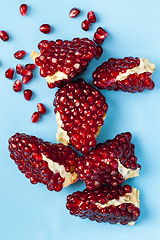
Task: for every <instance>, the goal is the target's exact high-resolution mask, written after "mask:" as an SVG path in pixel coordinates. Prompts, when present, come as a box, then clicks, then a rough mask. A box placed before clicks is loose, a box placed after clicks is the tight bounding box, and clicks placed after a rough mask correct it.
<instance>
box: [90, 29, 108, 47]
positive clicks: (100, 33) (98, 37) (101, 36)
mask: <svg viewBox="0 0 160 240" xmlns="http://www.w3.org/2000/svg"><path fill="white" fill-rule="evenodd" d="M106 37H108V33H107V32H106V30H104V29H103V28H102V27H99V28H97V30H96V32H95V33H94V36H93V40H94V41H95V43H97V44H102V43H103V42H104V40H105V38H106Z"/></svg>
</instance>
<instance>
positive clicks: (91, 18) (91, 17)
mask: <svg viewBox="0 0 160 240" xmlns="http://www.w3.org/2000/svg"><path fill="white" fill-rule="evenodd" d="M87 18H88V20H89V21H90V22H91V23H95V22H96V21H97V19H96V16H95V13H94V12H93V11H89V12H88V14H87Z"/></svg>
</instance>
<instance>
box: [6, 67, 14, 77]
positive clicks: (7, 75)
mask: <svg viewBox="0 0 160 240" xmlns="http://www.w3.org/2000/svg"><path fill="white" fill-rule="evenodd" d="M13 75H14V69H13V68H8V69H7V71H6V72H5V76H6V78H9V79H13Z"/></svg>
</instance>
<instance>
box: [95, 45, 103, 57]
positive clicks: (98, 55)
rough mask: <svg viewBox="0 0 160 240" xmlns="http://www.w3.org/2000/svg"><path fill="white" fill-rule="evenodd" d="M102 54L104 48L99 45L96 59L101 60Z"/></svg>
mask: <svg viewBox="0 0 160 240" xmlns="http://www.w3.org/2000/svg"><path fill="white" fill-rule="evenodd" d="M102 53H103V48H102V46H101V45H97V47H96V56H95V57H96V58H97V59H98V58H100V57H101V55H102Z"/></svg>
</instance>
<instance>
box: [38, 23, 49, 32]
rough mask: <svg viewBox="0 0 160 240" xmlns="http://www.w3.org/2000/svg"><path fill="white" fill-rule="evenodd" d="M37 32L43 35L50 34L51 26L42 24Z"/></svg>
mask: <svg viewBox="0 0 160 240" xmlns="http://www.w3.org/2000/svg"><path fill="white" fill-rule="evenodd" d="M39 30H40V31H41V32H42V33H44V34H48V33H50V32H51V26H50V25H49V24H42V25H41V26H40V28H39Z"/></svg>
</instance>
